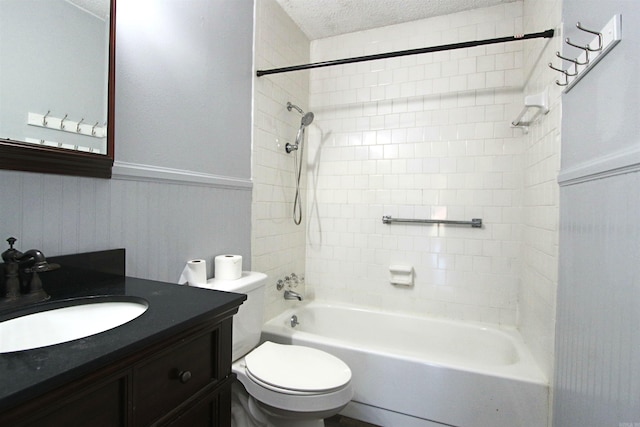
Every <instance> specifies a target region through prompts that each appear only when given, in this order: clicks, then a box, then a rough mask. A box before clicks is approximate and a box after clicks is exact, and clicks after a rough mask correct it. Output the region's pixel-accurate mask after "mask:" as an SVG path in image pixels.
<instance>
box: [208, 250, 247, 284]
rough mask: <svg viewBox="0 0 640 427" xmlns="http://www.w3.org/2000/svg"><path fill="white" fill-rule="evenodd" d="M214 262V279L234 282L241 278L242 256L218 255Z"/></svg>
mask: <svg viewBox="0 0 640 427" xmlns="http://www.w3.org/2000/svg"><path fill="white" fill-rule="evenodd" d="M214 262H215V267H216V271H215V277H216V279H221V280H236V279H239V278H240V277H242V256H240V255H218V256H217V257H215V260H214Z"/></svg>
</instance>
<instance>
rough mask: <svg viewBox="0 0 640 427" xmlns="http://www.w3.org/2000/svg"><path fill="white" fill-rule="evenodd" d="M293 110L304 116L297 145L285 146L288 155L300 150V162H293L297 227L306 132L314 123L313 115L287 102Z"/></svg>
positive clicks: (300, 215)
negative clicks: (295, 173)
mask: <svg viewBox="0 0 640 427" xmlns="http://www.w3.org/2000/svg"><path fill="white" fill-rule="evenodd" d="M291 109H295V110H296V111H297V112H298V113H300V114H302V119H301V120H300V128H299V129H298V134H297V135H296V143H295V144H289V143H288V142H287V144H286V145H285V146H284V149H285V150H286V151H287V153H291V152H292V151H298V148H300V161H299V162H298V156H297V155H295V156H294V158H293V160H294V162H295V164H294V168H295V169H296V172H297V175H296V195H295V198H294V199H293V222H294V223H295V224H296V225H300V223H301V222H302V200H301V196H300V177H301V175H302V157H303V154H304V130H305V128H306V127H307V126H309V125H310V124H311V123H312V122H313V118H314V116H313V113H312V112H311V111H309V112H308V113H305V112H304V111H303V110H302V108H300V107H298V106H297V105H295V104H292V103H290V102H287V110H289V111H291Z"/></svg>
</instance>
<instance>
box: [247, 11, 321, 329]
mask: <svg viewBox="0 0 640 427" xmlns="http://www.w3.org/2000/svg"><path fill="white" fill-rule="evenodd" d="M255 31H256V33H255V66H256V69H268V68H275V67H282V66H286V65H291V64H299V63H306V62H308V61H309V40H308V39H307V38H306V36H305V35H304V34H303V33H302V32H301V31H300V30H299V29H298V27H297V26H296V25H295V24H294V23H293V22H292V21H291V19H290V18H289V17H288V16H287V15H286V14H285V13H284V11H283V10H282V8H281V7H280V6H279V5H278V3H277V2H276V1H275V0H259V1H257V2H256V30H255ZM288 101H290V102H292V103H294V104H296V105H298V106H300V107H301V108H302V109H304V110H307V109H308V105H309V73H308V72H294V73H286V74H276V75H268V76H263V77H257V78H255V85H254V129H253V133H254V135H253V155H252V165H253V166H252V179H253V183H254V187H253V204H252V206H253V209H252V211H253V213H252V237H251V241H252V266H253V269H254V270H256V271H261V272H263V273H266V274H267V275H268V276H269V281H268V284H267V293H266V299H267V302H266V304H267V305H266V307H265V308H266V310H265V318H266V319H268V318H271V317H273V316H275V315H276V314H278V313H280V312H282V311H283V310H284V309H285V308H286V306H287V304H292V302H291V301H287V302H285V301H284V299H283V296H282V292H278V291H277V290H276V282H277V280H278V279H282V278H284V277H285V276H287V275H290V274H291V273H296V274H298V275H302V274H304V270H305V224H306V222H307V221H306V218H305V219H304V220H303V223H302V224H301V225H300V226H296V225H294V223H293V219H292V211H293V199H294V195H295V174H294V160H293V158H294V157H293V156H294V154H287V153H286V152H285V150H284V146H285V144H286V143H287V142H290V143H293V142H294V140H295V136H296V132H297V130H298V126H299V124H300V114H298V112H297V111H295V110H292V111H288V110H287V109H286V105H287V102H288ZM305 182H306V179H305V176H304V173H303V176H302V182H301V183H300V184H301V188H302V189H303V190H304V188H305ZM305 193H306V192H305V191H303V193H302V194H303V198H302V199H303V207H304V206H306V203H305V197H304V196H305ZM296 291H299V292H302V293H304V289H303V287H299V288H298V289H296Z"/></svg>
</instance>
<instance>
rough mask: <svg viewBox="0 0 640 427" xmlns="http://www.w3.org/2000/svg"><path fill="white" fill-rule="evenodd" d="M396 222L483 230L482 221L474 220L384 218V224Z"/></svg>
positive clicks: (388, 216)
mask: <svg viewBox="0 0 640 427" xmlns="http://www.w3.org/2000/svg"><path fill="white" fill-rule="evenodd" d="M394 222H404V223H410V224H448V225H470V226H471V227H473V228H482V219H481V218H473V219H472V220H471V221H451V220H448V219H407V218H392V217H391V216H390V215H385V216H383V217H382V223H383V224H391V223H394Z"/></svg>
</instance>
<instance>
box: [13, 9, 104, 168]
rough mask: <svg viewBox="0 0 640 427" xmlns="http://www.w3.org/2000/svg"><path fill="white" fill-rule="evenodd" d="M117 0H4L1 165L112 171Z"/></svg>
mask: <svg viewBox="0 0 640 427" xmlns="http://www.w3.org/2000/svg"><path fill="white" fill-rule="evenodd" d="M115 3H116V0H111V1H109V0H2V3H0V70H2V72H1V73H0V168H1V169H11V170H19V171H30V172H42V173H56V174H64V175H79V176H90V177H99V178H110V177H111V167H112V166H113V159H114V114H113V113H114V101H115V100H114V92H115V79H114V77H115V8H116V5H115Z"/></svg>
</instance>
